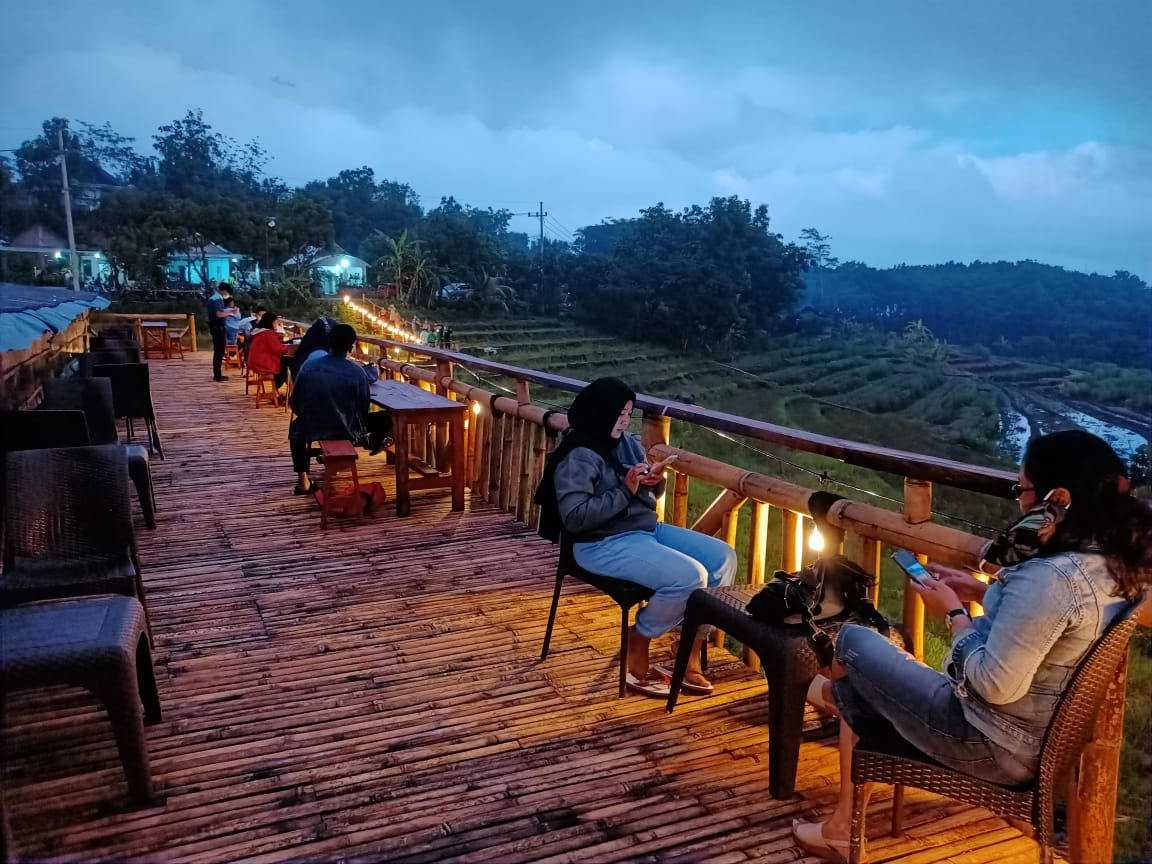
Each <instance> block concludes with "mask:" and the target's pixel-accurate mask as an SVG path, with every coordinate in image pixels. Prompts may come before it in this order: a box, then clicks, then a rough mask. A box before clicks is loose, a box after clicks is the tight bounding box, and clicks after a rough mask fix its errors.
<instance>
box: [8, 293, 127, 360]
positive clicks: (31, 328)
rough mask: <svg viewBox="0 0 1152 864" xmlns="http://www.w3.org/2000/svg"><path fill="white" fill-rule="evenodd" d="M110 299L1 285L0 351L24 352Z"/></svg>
mask: <svg viewBox="0 0 1152 864" xmlns="http://www.w3.org/2000/svg"><path fill="white" fill-rule="evenodd" d="M108 306H109V303H108V300H107V299H106V298H104V297H101V296H100V295H99V294H92V293H89V292H87V291H69V290H68V289H67V288H40V287H37V286H33V285H13V284H12V283H10V282H0V351H21V350H23V349H25V348H28V347H29V346H31V345H32V343H34V342H35V341H36V340H37V339H39V338H40V337H42V336H43V335H44V334H45V333H59V332H60V331H61V330H64V329H66V328H67V327H68V325H69V324H71V323H72V322H73V321H75V320H76V319H77V318H79V317H80V316H81V315H83V314H84V313H85V312H87V311H89V310H91V309H107V308H108Z"/></svg>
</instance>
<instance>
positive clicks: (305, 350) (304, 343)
mask: <svg viewBox="0 0 1152 864" xmlns="http://www.w3.org/2000/svg"><path fill="white" fill-rule="evenodd" d="M335 326H336V319H335V318H330V317H329V316H327V315H325V316H324V317H322V318H317V319H316V320H315V321H313V322H312V326H311V327H309V328H308V330H307V331H306V332H305V333H304V336H303V337H302V338H301V339H300V345H299V347H298V348H297V349H296V356H295V357H294V358H293V359H294V360H295V361H296V364H295V365H296V367H297V368H299V365H300V364H301V363H303V362H304V361H305V360H307V359H308V358H309V357H310V356H311V355H312V354H314V353H315V352H317V351H327V350H328V349H329V348H330V347H331V345H330V342H329V340H330V339H331V338H332V328H333V327H335Z"/></svg>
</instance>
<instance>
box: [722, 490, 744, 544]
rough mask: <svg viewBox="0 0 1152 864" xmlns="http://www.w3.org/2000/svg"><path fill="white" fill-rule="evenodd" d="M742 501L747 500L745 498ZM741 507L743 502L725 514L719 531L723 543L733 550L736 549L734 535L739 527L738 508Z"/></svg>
mask: <svg viewBox="0 0 1152 864" xmlns="http://www.w3.org/2000/svg"><path fill="white" fill-rule="evenodd" d="M744 500H745V501H747V500H748V499H747V498H745V499H744ZM743 506H744V501H741V502H740V503H739V504H737V505H736V506H735V507H733V508H732V509H731V510H729V511H728V512H727V513H725V514H724V524H723V526H722V527H721V529H720V530H721V532H722V533H723V535H724V542H725V543H727V544H728V545H729V546H731V547H732V548H733V549H735V548H736V534H737V530H738V529H739V527H740V508H741V507H743Z"/></svg>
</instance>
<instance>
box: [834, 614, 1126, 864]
mask: <svg viewBox="0 0 1152 864" xmlns="http://www.w3.org/2000/svg"><path fill="white" fill-rule="evenodd" d="M1136 606H1137V604H1132V605H1130V606H1128V608H1126V609H1125V610H1124V611H1123V612H1121V613H1120V614H1119V615H1118V616H1117V617H1116V620H1114V621H1113V622H1112V624H1111V625H1110V626H1109V628H1108V630H1107V631H1106V632H1105V634H1104V636H1103V637H1101V639H1100V640H1099V641H1098V642H1097V643H1096V645H1095V646H1093V648H1092V649H1091V650H1090V651H1089V652H1088V654H1087V656H1085V658H1084V659H1083V660H1082V661H1081V663H1080V666H1079V668H1078V669H1077V670H1076V673H1075V675H1073V676H1072V681H1071V683H1070V684H1069V685H1068V689H1067V690H1065V691H1064V695H1063V696H1062V697H1061V698H1060V701H1059V702H1058V703H1057V705H1056V711H1055V713H1054V714H1053V715H1052V721H1051V722H1050V723H1049V724H1048V731H1047V733H1046V734H1045V736H1044V744H1043V746H1042V748H1041V750H1040V770H1039V772H1038V773H1037V776H1036V779H1035V780H1032V781H1030V782H1028V783H1025V784H1022V785H1019V786H999V785H997V784H995V783H989V782H987V781H986V780H981V779H979V778H977V777H971V776H969V775H967V774H961V773H960V772H958V771H953V770H952V769H950V768H945V767H944V766H942V765H939V764H937V763H936V762H933V761H931V760H930V759H928V757H927V756H925V755H924V754H923V753H920V752H919V751H918V750H915V749H914V748H912V747H911V746H910V745H908V744H907V743H906V742H904V741H903V740H902V739H898V738H896V737H895V736H888V737H886V738H884V739H879V738H876V737H873V738H868V737H866V736H865V737H862V738H861V740H860V742H859V743H858V744H857V745H856V749H855V750H854V751H853V753H852V783H853V791H852V803H853V808H852V838H851V846H850V850H849V861H851V862H853V864H859V862H860V851H861V846H862V845H863V842H864V823H865V812H864V811H865V800H864V796H863V795H862V794H861V792H862V789H863V784H865V783H869V782H876V783H891V784H894V785H895V786H896V797H895V799H894V801H893V806H892V833H893V834H895V835H899V834H901V833H902V822H903V815H904V814H903V792H904V790H903V787H904V786H915V787H917V788H918V789H924V790H926V791H928V792H934V793H936V794H937V795H945V796H947V797H949V798H954V799H956V800H958V801H964V802H966V803H968V804H972V805H975V806H977V807H983V808H985V809H987V810H991V811H992V812H993V813H996V814H997V815H999V816H1002V817H1004V818H1007V819H1019V820H1022V821H1027V822H1029V823H1030V824H1031V825H1032V828H1033V830H1034V832H1035V837H1036V842H1037V843H1039V844H1040V861H1041V862H1042V864H1051V862H1052V860H1053V852H1052V804H1053V800H1054V797H1055V794H1056V790H1057V789H1059V788H1061V787H1060V785H1058V784H1060V783H1062V782H1063V780H1064V779H1065V777H1066V776H1067V773H1068V770H1069V769H1070V768H1071V767H1072V766H1073V764H1074V763H1075V762H1076V761H1077V760H1078V759H1079V758H1080V753H1081V751H1082V750H1083V749H1084V745H1085V744H1087V743H1088V740H1089V738H1090V737H1091V735H1092V729H1093V725H1094V723H1095V720H1096V712H1097V709H1098V708H1099V706H1100V704H1101V702H1103V700H1104V694H1105V692H1106V691H1107V689H1108V685H1109V683H1111V682H1112V680H1113V679H1114V678H1115V676H1116V671H1117V670H1118V669H1119V668H1120V664H1121V663H1122V662H1123V661H1124V658H1126V657H1127V656H1128V640H1129V639H1131V637H1132V633H1133V632H1134V631H1135V629H1136V617H1135V614H1134V613H1135V610H1136Z"/></svg>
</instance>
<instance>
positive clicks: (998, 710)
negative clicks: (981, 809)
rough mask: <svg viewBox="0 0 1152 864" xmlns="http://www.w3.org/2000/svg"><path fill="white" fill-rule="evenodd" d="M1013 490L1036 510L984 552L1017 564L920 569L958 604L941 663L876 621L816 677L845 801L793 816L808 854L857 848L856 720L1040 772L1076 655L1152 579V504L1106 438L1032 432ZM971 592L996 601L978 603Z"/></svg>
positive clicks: (996, 767) (929, 601) (990, 776)
mask: <svg viewBox="0 0 1152 864" xmlns="http://www.w3.org/2000/svg"><path fill="white" fill-rule="evenodd" d="M1014 491H1015V492H1016V495H1017V499H1018V501H1019V505H1020V509H1021V511H1022V512H1023V513H1024V514H1025V516H1024V518H1023V519H1021V520H1020V521H1019V522H1017V523H1016V525H1014V526H1013V528H1012V529H1009V531H1008V532H1006V533H1005V534H1004V535H1002V536H1001V537H1000V538H998V539H997V540H996V541H994V542H993V543H992V544H990V547H989V549H988V550H986V552H985V555H984V558H985V559H987V560H988V561H989V562H991V563H996V564H1003V565H1008V566H1004V567H1002V569H1000V571H999V572H998V574H997V579H996V581H994V582H992V583H991V584H986V583H984V582H982V581H980V580H978V579H976V578H975V577H974V576H972V575H971V574H970V573H966V572H963V571H960V570H954V569H952V568H949V567H942V566H940V565H935V564H929V565H928V569H929V570H930V571H931V572H932V574H933V575H934V576H935V577H936V578H935V580H933V581H928V582H926V584H924V585H923V586H920V585H917V584H916V583H915V582H913V583H911V584H912V587H913V589H914V590H915V591H916V593H918V594H919V595H920V596H921V597H922V598H923V599H924V607H925V610H926V611H927V612H928V613H929V614H936V615H940V616H946V617H947V621H948V625H949V628H950V630H951V634H952V650H951V651H950V653H949V655H948V656H947V658H946V659H945V662H944V670H943V672H937V671H935V670H933V669H931V668H929V667H927V666H925V665H924V664H922V663H919V662H916V661H915V660H913V659H912V657H911V656H910V655H908V654H907V653H905V652H903V651H901V650H900V649H898V648H896V647H894V646H893V645H892V644H891V643H889V642H888V640H886V639H884V638H883V637H880V636H879V635H878V634H876V633H875V632H873V631H871V630H868V629H866V628H863V627H856V626H852V625H846V626H845V627H844V628H842V629H841V631H840V634H839V637H838V638H837V641H836V660H835V661H834V662H833V664H832V668H831V670H830V675H829V676H828V677H823V676H817V678H816V680H815V681H814V682H813V687H812V689H811V690H810V691H809V700H810V701H811V702H813V704H815V705H817V707H819V708H822V709H824V710H828V711H831V712H833V713H838V714H839V715H840V717H841V724H840V797H839V800H838V802H837V806H836V810H835V812H833V814H832V815H831V816H830V817H829V818H828V819H827V820H826V821H824V822H822V823H821V822H801V821H797V822H795V823H793V826H792V831H793V836H794V837H795V839H796V841H797V843H798V844H799V845H800V846H801V847H803V848H804V849H805V850H806V851H807V852H809V853H810V854H813V855H817V856H819V857H821V858H824V859H826V860H833V861H838V860H846V859H847V852H848V837H849V832H850V828H851V822H852V781H851V774H852V770H851V760H852V748H853V746H854V745H855V742H856V741H857V740H858V738H857V737H856V735H855V734H854V733H853V731H852V730H853V729H854V728H855V729H861V728H866V727H875V726H877V725H880V726H882V727H883V726H885V725H886V726H887V727H888V728H890V729H894V730H895V731H896V732H898V733H899V734H900V735H901V736H902V737H903V738H904V739H906V740H907V741H908V742H909V743H911V744H912V745H913V746H915V747H916V748H917V749H918V750H920V751H922V752H923V753H926V754H927V755H928V756H930V757H931V758H933V759H934V760H936V761H937V762H939V763H941V764H942V765H946V766H948V767H949V768H953V769H955V770H957V771H962V772H964V773H967V774H971V775H974V776H979V777H981V778H983V779H986V780H990V781H992V782H995V783H1003V784H1016V783H1023V782H1026V781H1028V780H1030V779H1032V778H1033V777H1034V776H1035V774H1036V771H1037V768H1038V764H1039V757H1040V746H1041V743H1042V741H1043V737H1044V732H1045V730H1046V729H1047V727H1048V723H1049V721H1050V720H1051V719H1052V714H1053V712H1054V711H1055V708H1056V703H1057V701H1058V700H1059V699H1060V696H1061V695H1062V694H1063V692H1064V689H1065V688H1066V687H1067V686H1068V682H1069V681H1070V680H1071V678H1072V675H1073V673H1074V672H1075V671H1076V667H1077V666H1078V665H1079V664H1080V661H1081V660H1082V659H1083V658H1084V656H1085V655H1086V654H1087V653H1088V650H1089V649H1090V648H1091V647H1092V645H1093V644H1095V642H1096V641H1097V640H1098V639H1099V638H1100V636H1101V635H1102V634H1103V633H1104V631H1105V630H1106V629H1107V627H1108V625H1109V624H1110V623H1111V622H1112V620H1113V618H1115V616H1116V615H1117V614H1118V613H1119V612H1120V611H1121V610H1122V609H1123V608H1124V607H1125V606H1126V605H1127V604H1128V603H1129V602H1130V601H1133V600H1135V599H1137V598H1139V597H1140V596H1141V594H1142V593H1143V592H1144V590H1145V589H1146V588H1147V586H1148V585H1149V584H1150V583H1152V568H1150V567H1149V562H1148V558H1147V556H1148V545H1149V539H1150V537H1152V512H1150V511H1149V509H1148V507H1147V506H1146V505H1145V504H1143V503H1142V502H1140V501H1138V500H1136V499H1135V498H1133V497H1132V496H1131V495H1130V494H1129V484H1128V478H1127V477H1126V476H1125V466H1124V463H1123V461H1121V459H1120V458H1119V457H1118V456H1117V455H1116V454H1115V452H1113V450H1112V448H1111V447H1109V446H1108V444H1107V443H1105V442H1104V441H1102V440H1101V439H1099V438H1097V437H1096V436H1094V435H1090V434H1088V433H1087V432H1082V431H1080V430H1074V431H1066V432H1055V433H1053V434H1051V435H1045V436H1042V437H1040V438H1037V439H1035V440H1033V441H1032V442H1031V443H1030V444H1029V446H1028V450H1027V452H1026V453H1025V455H1024V459H1023V462H1022V464H1021V467H1020V482H1019V483H1018V484H1016V486H1015V487H1014ZM970 601H975V602H978V603H981V604H982V605H983V606H984V613H985V614H984V615H982V616H980V617H978V618H976V619H972V618H970V617H968V613H967V612H966V611H965V609H964V606H963V603H965V602H970ZM865 794H867V792H866V793H865Z"/></svg>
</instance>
